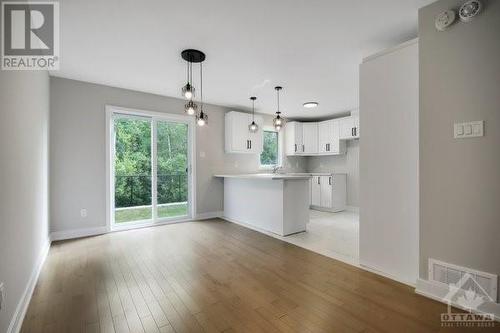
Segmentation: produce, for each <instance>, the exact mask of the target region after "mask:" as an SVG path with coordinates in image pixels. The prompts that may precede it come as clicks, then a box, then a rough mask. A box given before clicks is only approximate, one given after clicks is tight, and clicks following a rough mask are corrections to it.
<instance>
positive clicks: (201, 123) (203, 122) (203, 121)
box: [196, 110, 208, 127]
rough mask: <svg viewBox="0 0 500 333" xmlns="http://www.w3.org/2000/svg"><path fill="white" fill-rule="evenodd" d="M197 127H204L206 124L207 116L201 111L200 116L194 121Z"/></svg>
mask: <svg viewBox="0 0 500 333" xmlns="http://www.w3.org/2000/svg"><path fill="white" fill-rule="evenodd" d="M196 123H197V124H198V126H200V127H201V126H205V125H206V124H207V123H208V115H207V114H206V113H205V112H203V110H201V112H200V115H199V116H198V117H197V119H196Z"/></svg>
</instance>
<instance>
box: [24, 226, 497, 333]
mask: <svg viewBox="0 0 500 333" xmlns="http://www.w3.org/2000/svg"><path fill="white" fill-rule="evenodd" d="M445 311H446V306H445V305H443V304H440V303H438V302H435V301H432V300H429V299H427V298H424V297H422V296H418V295H416V294H415V293H414V291H413V289H412V288H410V287H408V286H406V285H402V284H399V283H396V282H394V281H391V280H389V279H386V278H383V277H380V276H378V275H375V274H372V273H369V272H366V271H363V270H360V269H358V268H355V267H353V266H350V265H347V264H345V263H342V262H339V261H336V260H333V259H330V258H327V257H324V256H321V255H319V254H316V253H314V252H310V251H308V250H305V249H303V248H300V247H297V246H295V245H293V244H289V243H286V242H283V241H280V240H278V239H275V238H272V237H269V236H266V235H263V234H260V233H258V232H255V231H252V230H249V229H246V228H243V227H241V226H237V225H235V224H232V223H228V222H223V221H221V220H211V221H202V222H189V223H182V224H173V225H166V226H159V227H153V228H145V229H136V230H131V231H125V232H117V233H111V234H107V235H102V236H97V237H89V238H84V239H79V240H72V241H66V242H58V243H54V244H53V245H52V247H51V250H50V253H49V256H48V258H47V261H46V263H45V265H44V268H43V271H42V274H41V276H40V279H39V281H38V284H37V286H36V289H35V292H34V295H33V298H32V300H31V303H30V306H29V309H28V312H27V315H26V318H25V320H24V324H23V328H22V332H51V333H52V332H55V333H57V332H178V333H180V332H226V333H229V332H300V333H302V332H305V333H308V332H398V333H400V332H419V333H420V332H441V331H447V330H446V329H442V328H441V327H440V321H439V320H440V319H439V318H440V313H442V312H445ZM493 330H495V329H493ZM448 331H455V330H448ZM466 331H467V330H466Z"/></svg>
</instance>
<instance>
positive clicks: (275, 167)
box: [273, 165, 281, 174]
mask: <svg viewBox="0 0 500 333" xmlns="http://www.w3.org/2000/svg"><path fill="white" fill-rule="evenodd" d="M280 169H281V167H280V166H279V165H275V166H273V174H276V173H278V171H279V170H280Z"/></svg>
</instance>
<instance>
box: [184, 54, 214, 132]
mask: <svg viewBox="0 0 500 333" xmlns="http://www.w3.org/2000/svg"><path fill="white" fill-rule="evenodd" d="M181 57H182V59H184V60H185V61H186V68H187V70H186V72H187V83H186V85H184V87H182V95H183V96H184V98H186V99H187V100H188V102H187V103H186V104H185V105H184V112H186V113H187V114H188V115H196V123H197V124H198V125H199V126H204V125H206V124H207V121H208V116H207V114H206V113H204V112H203V66H202V63H203V61H205V53H203V52H201V51H199V50H194V49H187V50H184V51H182V53H181ZM193 63H199V64H200V104H201V105H200V114H199V115H198V114H197V112H198V104H196V103H195V102H194V101H193V98H194V97H195V89H194V86H193Z"/></svg>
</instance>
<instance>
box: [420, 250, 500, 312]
mask: <svg viewBox="0 0 500 333" xmlns="http://www.w3.org/2000/svg"><path fill="white" fill-rule="evenodd" d="M467 273H468V274H470V275H471V276H472V278H473V279H474V280H473V281H472V280H470V281H466V282H465V283H464V284H463V285H462V286H458V283H459V282H460V281H461V279H462V277H463V276H464V274H467ZM429 280H430V281H433V282H438V283H442V284H446V285H455V286H458V287H461V289H464V290H469V289H472V290H474V292H475V293H476V294H480V295H483V296H489V297H490V298H491V299H492V300H493V301H494V302H495V303H496V302H497V294H498V291H497V288H498V275H494V274H490V273H485V272H480V271H476V270H474V269H470V268H466V267H461V266H457V265H453V264H449V263H446V262H443V261H439V260H436V259H431V258H429ZM474 281H475V283H474ZM485 293H486V295H484V294H485Z"/></svg>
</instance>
